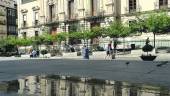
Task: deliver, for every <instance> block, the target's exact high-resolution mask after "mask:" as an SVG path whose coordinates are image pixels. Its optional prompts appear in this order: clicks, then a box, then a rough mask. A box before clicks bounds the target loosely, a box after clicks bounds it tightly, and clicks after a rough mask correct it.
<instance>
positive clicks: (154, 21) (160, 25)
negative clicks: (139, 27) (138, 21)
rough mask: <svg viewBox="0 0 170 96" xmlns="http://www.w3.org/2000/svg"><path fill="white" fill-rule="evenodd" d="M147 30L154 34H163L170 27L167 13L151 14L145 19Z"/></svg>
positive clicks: (169, 17)
mask: <svg viewBox="0 0 170 96" xmlns="http://www.w3.org/2000/svg"><path fill="white" fill-rule="evenodd" d="M145 24H146V26H147V27H148V30H149V31H151V32H154V33H165V32H166V29H168V27H170V16H169V15H168V13H165V12H162V13H152V14H150V15H149V16H148V18H146V19H145Z"/></svg>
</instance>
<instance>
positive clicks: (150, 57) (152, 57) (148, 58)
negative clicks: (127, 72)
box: [140, 38, 157, 61]
mask: <svg viewBox="0 0 170 96" xmlns="http://www.w3.org/2000/svg"><path fill="white" fill-rule="evenodd" d="M149 42H150V41H149V38H147V39H146V43H145V46H144V47H143V48H142V51H143V52H147V54H146V55H142V56H140V57H141V59H142V60H144V61H153V60H155V59H156V57H157V56H155V55H152V54H149V52H151V51H152V50H153V49H154V47H153V46H152V45H150V44H149Z"/></svg>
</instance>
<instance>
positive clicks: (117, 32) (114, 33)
mask: <svg viewBox="0 0 170 96" xmlns="http://www.w3.org/2000/svg"><path fill="white" fill-rule="evenodd" d="M129 34H130V28H129V27H128V26H125V25H124V24H122V22H121V21H114V22H113V23H112V24H111V25H110V26H109V27H108V28H107V29H106V32H105V35H106V36H110V37H111V38H118V37H126V36H128V35H129Z"/></svg>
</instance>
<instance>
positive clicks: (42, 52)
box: [41, 49, 48, 57]
mask: <svg viewBox="0 0 170 96" xmlns="http://www.w3.org/2000/svg"><path fill="white" fill-rule="evenodd" d="M47 53H48V52H47V50H45V49H44V50H41V54H42V55H43V57H44V55H45V54H47Z"/></svg>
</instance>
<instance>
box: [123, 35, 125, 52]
mask: <svg viewBox="0 0 170 96" xmlns="http://www.w3.org/2000/svg"><path fill="white" fill-rule="evenodd" d="M123 53H124V54H125V38H124V37H123Z"/></svg>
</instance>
